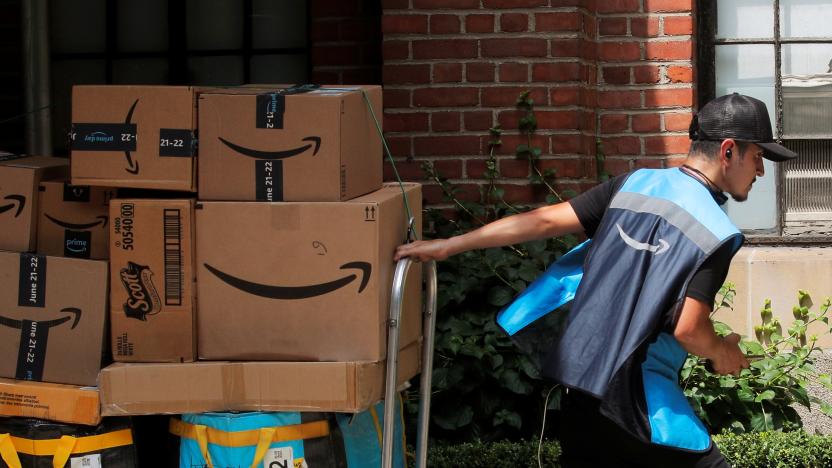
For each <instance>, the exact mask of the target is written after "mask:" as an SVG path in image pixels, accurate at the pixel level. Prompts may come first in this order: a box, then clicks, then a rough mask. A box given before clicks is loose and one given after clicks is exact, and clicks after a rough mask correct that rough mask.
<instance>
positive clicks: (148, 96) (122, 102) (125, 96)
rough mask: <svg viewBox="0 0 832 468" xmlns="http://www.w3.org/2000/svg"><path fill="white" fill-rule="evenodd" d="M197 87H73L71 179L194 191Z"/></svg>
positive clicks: (133, 186)
mask: <svg viewBox="0 0 832 468" xmlns="http://www.w3.org/2000/svg"><path fill="white" fill-rule="evenodd" d="M196 115H197V114H196V91H195V89H194V88H192V87H189V86H105V85H84V86H73V88H72V130H71V133H70V146H71V149H72V183H73V184H76V185H98V186H107V187H129V188H147V189H160V190H182V191H190V192H195V191H196V180H195V173H196V158H195V155H196V137H195V130H196Z"/></svg>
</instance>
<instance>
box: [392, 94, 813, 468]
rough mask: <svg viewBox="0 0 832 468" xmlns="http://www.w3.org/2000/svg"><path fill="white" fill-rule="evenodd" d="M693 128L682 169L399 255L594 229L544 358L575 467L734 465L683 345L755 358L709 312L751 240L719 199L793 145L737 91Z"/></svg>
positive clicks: (733, 363)
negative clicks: (687, 372) (704, 415)
mask: <svg viewBox="0 0 832 468" xmlns="http://www.w3.org/2000/svg"><path fill="white" fill-rule="evenodd" d="M689 134H690V139H691V140H692V141H691V146H690V152H689V154H688V157H687V158H686V159H685V161H684V163H683V165H682V166H681V167H678V168H673V169H640V170H636V171H633V172H630V173H628V174H624V175H621V176H618V177H615V178H613V179H610V180H609V181H607V182H605V183H603V184H601V185H599V186H597V187H595V188H593V189H591V190H589V191H587V192H585V193H583V194H581V195H579V196H577V197H575V198H573V199H571V200H569V201H568V202H564V203H560V204H557V205H551V206H545V207H542V208H538V209H536V210H533V211H529V212H526V213H522V214H518V215H514V216H510V217H506V218H503V219H500V220H497V221H494V222H492V223H490V224H488V225H486V226H483V227H481V228H479V229H477V230H474V231H471V232H468V233H466V234H463V235H460V236H456V237H452V238H449V239H436V240H429V241H417V242H413V243H411V244H406V245H402V246H400V247H398V249H397V251H396V254H395V258H396V260H398V259H400V258H402V257H410V258H413V259H414V260H416V261H427V260H443V259H445V258H447V257H448V256H451V255H455V254H458V253H461V252H464V251H468V250H472V249H484V248H490V247H499V246H505V245H510V244H517V243H522V242H527V241H532V240H536V239H545V238H548V237H553V236H562V235H565V234H569V233H577V232H581V231H583V232H585V233H586V235H587V237H589V238H590V241H588V243H585V244H582V246H581V247H582V250H583V251H584V252H583V253H584V254H585V257H583V259H581V260H580V261H579V262H578V265H579V267H580V266H581V265H582V267H583V268H582V270H583V271H582V278H580V281H578V282H576V283H577V289H576V291H575V292H574V300H573V301H572V303H571V308H570V311H569V312H568V314H567V315H566V317H565V323H564V324H563V325H562V328H561V329H560V330H559V331H558V332H557V338H555V339H552V340H551V341H550V344H549V345H548V346H547V347H548V349H546V350H545V353H544V354H543V356H544V359H543V360H542V361H541V371H542V375H543V376H544V378H546V379H547V380H550V381H552V382H556V383H560V384H562V385H564V386H565V387H566V388H567V391H566V395H565V398H564V401H563V405H562V407H563V412H562V414H561V418H560V420H561V423H560V429H561V430H560V435H559V438H560V442H561V447H562V449H563V456H562V459H561V461H562V463H563V464H564V465H565V466H567V467H625V466H650V467H674V468H675V467H687V466H690V467H723V466H728V464H727V463H726V461H725V459H724V458H723V456H722V455H721V454H720V453H719V450H718V449H717V447H716V446H715V445H714V444H713V443H712V442H711V438H710V436H709V434H708V432H707V430H706V428H705V427H704V425H703V424H702V422H701V421H700V420H699V419H698V418H697V417H696V415H695V414H694V412H693V410H692V409H691V407H690V405H689V404H688V403H687V401H686V399H685V396H684V393H683V392H682V389H681V388H680V387H679V382H678V381H679V370H680V369H681V367H682V365H683V364H684V362H685V359H686V357H687V354H688V353H692V354H695V355H697V356H699V357H701V358H704V359H707V360H709V361H710V362H711V364H712V366H713V369H714V370H715V371H716V372H718V373H720V374H734V375H736V374H738V373H739V372H740V371H741V370H742V369H743V368H747V367H748V361H747V360H746V358H745V356H744V355H743V353H742V351H740V348H739V346H738V343H739V340H740V337H739V335H737V334H731V335H729V336H726V337H719V336H718V335H717V334H716V333H715V332H714V329H713V325H712V324H711V321H710V313H711V311H712V306H713V303H714V298H715V296H716V293H717V292H718V290H719V288H720V286H721V284H722V283H723V282H724V280H725V277H726V275H727V272H728V266H729V263H730V261H731V258H732V257H733V256H734V254H735V253H736V252H737V250H738V249H739V248H740V246H741V245H742V242H743V240H744V238H743V236H742V234H741V233H740V231H739V230H738V229H737V228H736V227H735V226H734V225H733V224H732V223H731V221H730V220H729V219H728V216H727V215H726V214H725V212H724V211H723V210H722V209H721V207H720V206H721V205H722V204H723V203H725V201H726V200H727V197H728V196H729V195H730V196H731V197H732V198H733V199H734V200H736V201H744V200H746V198H747V197H748V193H749V191H750V190H751V188H752V185H753V184H754V182H755V181H756V179H757V177H762V176H763V174H764V168H763V158H765V159H769V160H771V161H786V160H789V159H793V158H794V157H796V156H797V155H796V154H795V153H793V152H791V151H789V150H788V149H786V148H784V147H782V146H780V145H778V144H776V143H774V141H773V138H772V132H771V122H770V120H769V116H768V111H767V109H766V106H765V104H764V103H762V102H761V101H759V100H757V99H754V98H751V97H748V96H743V95H739V94H736V93H735V94H731V95H727V96H722V97H719V98H717V99H714V100H713V101H711V102H709V103H707V104H706V105H705V106H704V107H703V108H702V109H701V110H700V112H699V113H698V114H697V115H696V116H694V118H693V120H692V122H691V125H690V132H689ZM726 194H727V195H726ZM576 255H577V254H576ZM563 258H564V259H566V258H571V261H573V262H574V255H565V256H564V257H563ZM579 269H580V268H579ZM550 270H552V271H555V270H557V268H550ZM548 273H549V270H547V274H548ZM547 279H548V280H549V281H550V282H548V283H546V284H547V285H554V284H556V283H552V282H551V280H552V279H553V278H547ZM555 279H556V278H555ZM532 286H534V283H533V285H530V286H529V288H527V291H529V290H532V289H535V288H532ZM558 287H559V286H558ZM549 289H551V287H550V288H549ZM573 289H574V288H573ZM570 298H571V296H570ZM521 300H524V301H527V300H535V299H534V297H532V298H531V299H529V298H528V297H526V298H518V299H517V301H521ZM558 305H560V304H559V303H558V304H552V305H551V307H550V308H549V310H551V309H553V308H554V307H556V306H558ZM504 312H505V311H504ZM510 313H512V310H511V307H510V308H509V309H508V313H503V314H502V316H501V317H499V319H498V321H499V322H500V323H501V325H503V327H504V328H506V326H505V324H506V323H517V322H518V321H520V322H522V319H523V318H522V317H519V318H518V317H507V316H506V315H510Z"/></svg>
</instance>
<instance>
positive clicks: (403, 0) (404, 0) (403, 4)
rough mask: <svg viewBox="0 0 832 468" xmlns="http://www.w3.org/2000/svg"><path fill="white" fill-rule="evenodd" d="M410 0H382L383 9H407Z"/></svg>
mask: <svg viewBox="0 0 832 468" xmlns="http://www.w3.org/2000/svg"><path fill="white" fill-rule="evenodd" d="M409 7H410V0H381V8H382V10H385V11H386V10H407V9H408V8H409Z"/></svg>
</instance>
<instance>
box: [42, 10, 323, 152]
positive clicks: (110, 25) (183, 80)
mask: <svg viewBox="0 0 832 468" xmlns="http://www.w3.org/2000/svg"><path fill="white" fill-rule="evenodd" d="M307 3H308V2H307V1H306V0H60V1H53V2H50V10H49V13H50V18H49V21H50V26H49V28H50V45H51V56H52V69H51V80H52V97H51V102H52V122H53V124H52V127H53V138H54V142H53V144H54V146H55V150H56V152H65V151H66V135H67V131H68V126H69V121H70V96H71V88H72V85H74V84H193V85H216V86H228V85H238V84H243V83H305V82H306V81H307V77H308V75H309V71H308V68H309V65H308V63H309V60H308V56H309V41H308V35H307V18H308V13H307Z"/></svg>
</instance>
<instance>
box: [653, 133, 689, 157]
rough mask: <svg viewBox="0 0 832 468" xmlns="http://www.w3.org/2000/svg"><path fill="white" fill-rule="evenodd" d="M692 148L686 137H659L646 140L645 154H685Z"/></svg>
mask: <svg viewBox="0 0 832 468" xmlns="http://www.w3.org/2000/svg"><path fill="white" fill-rule="evenodd" d="M688 148H690V139H689V138H688V136H687V135H685V136H657V137H647V138H645V139H644V154H683V153H687V152H688Z"/></svg>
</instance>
